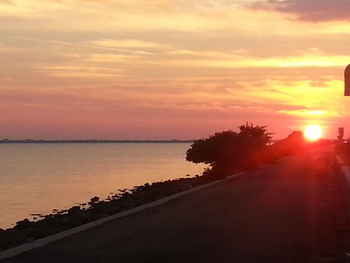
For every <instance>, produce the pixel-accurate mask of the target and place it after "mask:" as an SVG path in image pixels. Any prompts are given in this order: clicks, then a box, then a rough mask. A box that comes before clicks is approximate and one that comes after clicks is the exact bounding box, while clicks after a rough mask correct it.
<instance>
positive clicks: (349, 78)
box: [344, 65, 350, 96]
mask: <svg viewBox="0 0 350 263" xmlns="http://www.w3.org/2000/svg"><path fill="white" fill-rule="evenodd" d="M344 78H345V81H344V84H345V89H344V96H350V65H348V66H347V67H346V69H345V72H344Z"/></svg>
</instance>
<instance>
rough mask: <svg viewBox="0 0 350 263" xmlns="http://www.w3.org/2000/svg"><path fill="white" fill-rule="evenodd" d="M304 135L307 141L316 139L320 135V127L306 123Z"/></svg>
mask: <svg viewBox="0 0 350 263" xmlns="http://www.w3.org/2000/svg"><path fill="white" fill-rule="evenodd" d="M304 136H305V138H306V139H308V140H309V141H316V140H318V139H320V138H321V137H322V129H321V127H320V126H319V125H308V126H306V128H305V130H304Z"/></svg>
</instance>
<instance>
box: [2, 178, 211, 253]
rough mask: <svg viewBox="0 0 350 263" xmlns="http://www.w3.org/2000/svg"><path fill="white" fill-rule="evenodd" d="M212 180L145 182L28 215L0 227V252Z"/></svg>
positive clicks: (189, 179)
mask: <svg viewBox="0 0 350 263" xmlns="http://www.w3.org/2000/svg"><path fill="white" fill-rule="evenodd" d="M210 181H213V178H211V177H210V176H209V175H206V174H204V175H201V176H198V175H197V176H195V177H191V178H180V179H174V180H167V181H163V182H155V183H146V184H144V185H141V186H135V187H133V188H131V189H124V190H120V191H119V192H118V193H117V194H114V195H112V196H109V197H108V198H107V199H105V200H100V198H99V197H97V196H95V197H93V198H91V199H90V201H89V202H88V203H87V204H81V205H80V206H73V207H71V208H69V209H66V210H59V211H57V210H55V211H54V212H53V213H52V214H48V215H43V216H41V219H39V220H37V221H35V220H29V219H27V218H26V219H24V220H21V221H18V222H17V223H16V225H15V226H14V227H12V228H9V229H6V230H3V229H0V251H3V250H6V249H9V248H12V247H15V246H18V245H21V244H24V243H28V242H32V241H34V240H36V239H39V238H43V237H46V236H49V235H52V234H55V233H59V232H61V231H64V230H67V229H69V228H72V227H76V226H79V225H82V224H85V223H88V222H91V221H94V220H97V219H100V218H103V217H106V216H109V215H113V214H116V213H118V212H122V211H125V210H128V209H131V208H135V207H137V206H140V205H143V204H146V203H150V202H152V201H155V200H158V199H160V198H163V197H166V196H169V195H172V194H175V193H179V192H182V191H185V190H189V189H191V188H193V187H196V186H199V185H203V184H206V183H208V182H210Z"/></svg>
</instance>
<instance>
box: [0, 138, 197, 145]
mask: <svg viewBox="0 0 350 263" xmlns="http://www.w3.org/2000/svg"><path fill="white" fill-rule="evenodd" d="M193 141H194V140H175V139H174V140H33V139H25V140H9V139H3V140H0V144H1V143H193Z"/></svg>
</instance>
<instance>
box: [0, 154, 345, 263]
mask: <svg viewBox="0 0 350 263" xmlns="http://www.w3.org/2000/svg"><path fill="white" fill-rule="evenodd" d="M333 157H334V156H332V154H329V153H309V154H303V155H301V156H298V157H293V158H290V159H286V160H284V161H281V162H279V163H277V164H275V165H271V166H266V167H262V168H260V169H259V170H257V171H254V172H249V173H247V174H245V175H243V176H241V177H237V178H235V179H232V180H227V181H225V182H224V183H220V184H218V185H215V186H212V187H210V188H209V189H204V190H201V191H198V192H195V193H192V194H190V195H188V196H185V197H183V198H180V199H178V200H175V201H171V202H169V203H167V204H164V205H162V206H159V207H156V208H152V209H149V210H146V211H143V212H141V213H138V214H135V215H132V216H129V217H127V218H123V219H120V220H116V221H113V222H109V223H106V224H104V225H102V226H98V227H96V228H94V229H91V230H88V231H85V232H82V233H79V234H77V235H75V236H72V237H69V238H66V239H63V240H61V241H58V242H56V243H53V244H50V245H47V246H46V247H43V248H40V249H36V250H32V251H30V252H28V253H25V254H23V255H20V256H18V257H16V258H13V259H10V260H6V261H5V262H21V263H25V262H36V263H39V262H66V263H68V262H74V263H77V262H182V263H185V262H191V263H193V262H210V263H213V262H220V263H225V262H230V263H231V262H242V263H243V262H244V263H255V262H259V263H265V262H266V263H274V262H278V263H288V262H291V263H292V262H293V263H302V262H345V261H344V258H345V256H344V255H345V252H346V250H347V249H350V247H349V246H348V244H349V236H350V232H349V224H348V222H349V221H348V217H347V213H346V203H345V202H344V196H343V192H342V190H341V187H340V181H339V180H340V176H339V174H338V173H337V172H336V171H335V169H334V167H333V166H332V165H331V163H332V160H333Z"/></svg>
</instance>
